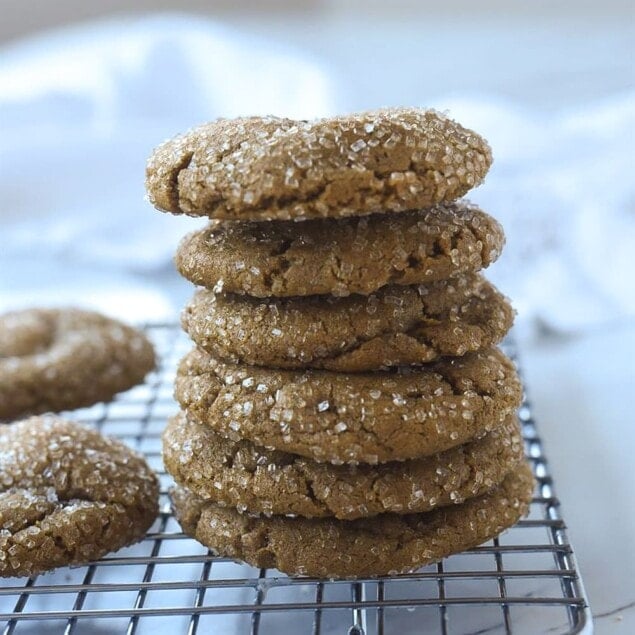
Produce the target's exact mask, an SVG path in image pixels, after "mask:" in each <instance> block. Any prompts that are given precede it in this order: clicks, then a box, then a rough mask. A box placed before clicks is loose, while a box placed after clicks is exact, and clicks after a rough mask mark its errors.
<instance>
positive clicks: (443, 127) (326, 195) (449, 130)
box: [146, 108, 492, 220]
mask: <svg viewBox="0 0 635 635" xmlns="http://www.w3.org/2000/svg"><path fill="white" fill-rule="evenodd" d="M491 162H492V154H491V150H490V148H489V146H488V145H487V142H486V141H485V140H484V139H482V138H481V137H480V136H478V135H477V134H476V133H475V132H472V131H471V130H468V129H467V128H464V127H462V126H461V125H459V124H458V123H456V122H455V121H453V120H452V119H449V118H448V117H446V116H444V115H442V114H440V113H438V112H436V111H434V110H423V109H418V108H389V109H384V110H376V111H372V112H365V113H359V114H352V115H347V116H341V117H332V118H327V119H318V120H315V121H294V120H292V119H283V118H278V117H243V118H239V119H218V120H216V121H213V122H211V123H207V124H204V125H201V126H198V127H196V128H193V129H191V130H190V131H189V132H186V133H185V134H183V135H179V136H177V137H175V138H174V139H171V140H169V141H166V142H165V143H163V144H162V145H160V146H159V147H158V148H156V150H155V151H154V152H153V154H152V156H151V157H150V159H149V161H148V164H147V168H146V189H147V191H148V195H149V197H150V202H151V203H152V204H153V205H154V206H155V207H156V208H157V209H160V210H162V211H166V212H172V213H175V214H178V213H184V214H190V215H192V216H208V217H209V218H224V219H230V220H280V219H291V218H318V217H342V216H358V215H365V214H372V213H374V212H382V213H386V212H400V211H405V210H411V209H419V208H422V207H430V206H432V205H434V204H436V203H439V202H441V201H452V200H454V199H457V198H459V197H460V196H462V195H463V194H465V193H466V192H467V191H468V190H469V189H471V188H472V187H475V186H476V185H479V184H480V183H481V181H482V180H483V178H484V177H485V174H486V173H487V170H488V169H489V166H490V164H491Z"/></svg>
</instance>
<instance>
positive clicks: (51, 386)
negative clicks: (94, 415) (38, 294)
mask: <svg viewBox="0 0 635 635" xmlns="http://www.w3.org/2000/svg"><path fill="white" fill-rule="evenodd" d="M154 366H155V356H154V349H153V348H152V344H150V342H149V341H148V339H147V338H146V337H145V335H143V333H141V332H139V331H137V330H136V329H134V328H132V327H130V326H127V325H125V324H122V323H121V322H118V321H117V320H113V319H111V318H107V317H105V316H103V315H100V314H98V313H94V312H92V311H83V310H80V309H27V310H23V311H13V312H11V313H6V314H4V315H1V316H0V421H1V420H3V419H5V420H9V419H15V418H17V417H21V416H24V415H27V414H38V413H42V412H47V411H54V412H59V411H61V410H71V409H74V408H80V407H83V406H90V405H92V404H94V403H97V402H99V401H108V400H110V399H112V397H113V396H114V395H115V394H116V393H118V392H121V391H123V390H128V389H129V388H132V387H133V386H135V385H136V384H138V383H140V382H141V381H142V380H143V378H144V377H145V376H146V374H147V373H148V372H150V371H151V370H152V369H153V368H154Z"/></svg>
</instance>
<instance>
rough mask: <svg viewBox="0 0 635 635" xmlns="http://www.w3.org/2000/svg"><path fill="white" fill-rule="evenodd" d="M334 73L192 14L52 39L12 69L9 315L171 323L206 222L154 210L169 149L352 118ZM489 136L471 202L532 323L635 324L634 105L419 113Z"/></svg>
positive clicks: (4, 90) (3, 89)
mask: <svg viewBox="0 0 635 635" xmlns="http://www.w3.org/2000/svg"><path fill="white" fill-rule="evenodd" d="M340 85H341V82H338V78H337V77H334V76H333V75H332V73H331V72H329V70H328V69H326V68H325V65H324V64H323V63H321V62H320V61H319V60H313V59H309V58H307V57H306V56H305V55H303V54H302V53H301V52H298V51H294V50H288V49H286V48H283V47H280V46H278V45H276V44H275V43H272V42H270V41H266V42H265V41H255V40H254V39H253V38H252V37H246V36H243V35H241V34H240V33H237V32H232V31H230V30H229V29H227V28H225V27H222V26H219V25H217V24H214V23H211V22H208V21H204V20H200V19H194V18H187V17H175V16H159V17H156V18H127V19H125V20H117V21H112V22H107V23H98V24H93V25H86V26H84V27H81V28H76V29H72V30H65V31H61V32H57V33H53V34H51V35H45V36H41V37H39V38H36V39H33V40H31V41H28V42H25V43H23V44H19V45H15V46H14V47H12V48H10V49H8V50H5V51H4V52H3V55H2V58H1V61H0V165H1V171H0V195H1V196H2V199H1V200H2V208H1V209H0V226H1V230H2V236H3V242H2V250H1V252H0V310H2V309H6V308H9V307H14V306H21V305H25V304H37V303H40V304H43V303H47V304H51V303H76V304H82V303H83V302H82V301H85V302H84V303H88V304H89V305H91V306H96V307H97V308H102V309H104V310H109V312H110V313H116V314H120V315H124V316H125V317H128V318H129V319H147V318H155V319H165V318H170V317H173V316H174V313H175V309H176V307H175V306H174V305H173V303H171V302H170V297H169V296H170V294H169V291H167V290H162V289H161V288H157V287H156V285H155V286H154V287H152V286H151V285H148V284H147V282H144V280H146V278H147V277H148V276H151V277H153V279H154V280H155V281H156V280H157V278H158V279H160V277H161V274H162V272H163V273H166V275H167V272H168V271H170V267H171V259H172V255H173V252H174V249H175V246H176V244H177V242H178V239H179V238H180V236H181V235H182V234H184V233H185V232H186V231H187V230H188V229H191V228H193V227H195V226H196V224H197V221H193V220H192V219H183V218H177V217H171V216H168V215H164V214H159V213H156V212H154V211H153V210H152V209H151V208H150V206H149V205H148V204H147V203H146V202H145V201H144V199H143V170H144V164H145V160H146V157H147V155H148V154H149V152H150V150H151V149H152V147H153V146H155V145H156V144H157V143H158V142H159V141H161V140H162V139H164V138H166V137H168V136H171V135H173V134H174V133H176V132H180V131H183V130H184V129H186V128H188V127H190V126H192V125H194V124H196V123H199V122H202V121H205V120H209V119H212V118H214V117H217V116H235V115H239V114H263V113H274V114H281V115H288V116H292V117H303V118H308V117H315V116H321V115H326V114H329V113H333V112H337V111H346V110H347V104H346V103H343V101H342V99H341V98H339V97H338V96H339V95H344V94H346V92H345V91H344V90H341V91H340V90H338V86H340ZM419 105H422V106H434V107H436V108H438V109H447V110H448V112H449V114H450V116H452V117H453V118H456V119H457V120H459V121H460V122H462V123H464V124H465V125H468V126H471V127H473V128H474V129H475V130H477V131H479V132H480V133H482V134H483V135H484V136H486V137H487V138H488V139H489V141H490V143H491V145H492V147H493V150H494V155H495V164H494V167H493V168H492V170H491V172H490V175H489V176H488V178H487V180H486V183H485V184H484V185H483V186H482V187H481V188H479V189H478V190H476V191H474V192H473V193H471V194H470V198H472V200H474V201H475V202H478V203H480V204H482V206H483V207H484V208H485V209H486V210H487V211H489V212H490V213H492V214H493V215H494V216H496V217H497V218H499V219H500V220H501V221H502V223H503V225H504V226H505V229H506V232H507V235H508V246H507V249H506V251H505V253H504V255H503V257H502V258H501V261H500V262H499V263H497V264H496V265H495V266H494V267H493V268H492V270H491V275H492V277H493V278H494V280H496V281H497V282H498V283H499V284H500V285H501V287H502V289H503V290H504V291H505V292H506V293H508V294H509V295H510V296H512V297H513V298H514V301H515V303H516V305H517V307H518V309H519V310H520V313H521V316H522V319H521V320H520V323H521V325H523V324H524V325H526V326H529V327H533V326H534V325H535V324H536V323H538V322H539V323H541V324H543V325H546V326H547V327H550V328H552V329H554V330H557V331H566V332H572V331H578V330H580V329H582V328H586V327H588V326H591V325H597V324H603V323H606V322H609V321H613V320H618V319H622V318H624V317H627V316H632V315H635V293H634V291H635V284H634V283H633V277H632V275H631V272H632V271H633V270H635V190H634V187H635V186H634V182H633V179H632V171H633V162H632V158H633V150H632V148H633V143H634V141H635V135H634V134H633V133H634V130H635V93H625V94H620V95H615V96H613V97H611V98H607V99H606V100H605V101H604V102H603V103H595V104H589V105H588V106H586V107H584V108H576V109H575V110H573V109H571V110H568V111H565V112H560V113H557V114H555V115H553V114H551V115H537V114H536V113H535V112H526V111H523V110H522V109H521V108H520V107H518V106H516V105H514V104H510V103H503V102H501V101H500V100H497V99H494V98H491V97H487V96H485V97H483V96H479V97H474V96H469V95H467V96H464V97H462V98H456V97H455V98H452V99H448V100H443V99H442V100H440V102H437V103H434V104H430V103H424V102H423V101H422V103H420V104H419Z"/></svg>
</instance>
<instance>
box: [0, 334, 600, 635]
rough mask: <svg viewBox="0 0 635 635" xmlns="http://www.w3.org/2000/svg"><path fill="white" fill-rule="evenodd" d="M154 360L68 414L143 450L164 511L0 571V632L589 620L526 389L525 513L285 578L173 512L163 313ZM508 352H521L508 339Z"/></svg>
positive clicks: (535, 628) (480, 625)
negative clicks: (144, 530)
mask: <svg viewBox="0 0 635 635" xmlns="http://www.w3.org/2000/svg"><path fill="white" fill-rule="evenodd" d="M145 330H146V332H147V333H148V335H149V336H150V337H151V339H152V340H153V342H154V343H155V346H156V348H157V352H158V354H159V357H160V364H159V368H158V370H157V371H156V372H154V373H153V374H152V375H151V376H149V377H148V379H147V381H146V383H145V384H143V385H140V386H137V387H136V388H133V389H132V390H130V391H128V392H127V393H124V394H121V395H119V396H118V397H117V398H116V399H115V400H114V401H113V402H111V403H109V404H98V405H97V406H94V407H92V408H88V409H82V410H78V411H75V412H73V413H66V414H67V416H69V417H72V418H74V419H77V420H80V421H82V422H84V423H88V424H93V425H94V426H95V427H96V428H97V429H98V430H100V431H101V432H103V433H104V434H108V435H112V436H116V437H118V438H120V439H122V440H123V441H125V442H126V443H128V444H129V445H131V446H132V447H134V448H136V449H137V450H139V451H141V452H143V453H144V454H145V456H146V457H147V459H148V462H149V463H150V465H151V467H152V468H154V469H155V470H156V471H157V473H158V474H159V475H160V480H161V513H160V515H159V517H158V518H157V520H156V522H155V523H154V525H153V526H152V527H151V529H150V531H149V532H148V534H147V535H146V537H145V539H144V540H143V541H142V542H140V543H138V544H137V545H133V546H131V547H128V548H126V549H123V550H121V551H119V552H117V553H116V554H111V555H109V556H107V557H105V558H103V559H102V560H100V561H97V562H92V563H90V564H88V565H87V566H83V567H77V568H66V569H59V570H57V571H54V572H52V573H49V574H46V575H40V576H36V577H32V578H26V579H19V580H16V579H8V580H1V581H0V628H2V629H3V630H2V632H3V634H4V635H14V634H21V633H31V634H37V635H46V634H52V633H64V634H65V635H71V634H73V635H79V634H81V633H84V634H86V633H90V634H93V635H100V634H103V635H106V634H112V633H126V634H127V635H141V634H144V633H152V634H153V635H158V634H160V633H166V634H167V633H169V634H174V635H177V634H179V633H187V634H188V635H195V634H196V633H199V634H200V633H219V634H222V635H225V634H227V635H230V634H232V633H236V634H237V635H238V634H240V635H242V634H243V633H245V634H247V633H248V634H250V635H266V634H273V633H275V634H277V633H283V632H288V633H293V634H294V635H296V634H297V635H300V634H304V633H306V634H310V635H327V634H328V635H330V634H333V635H335V634H348V635H373V634H376V635H392V634H396V633H399V634H400V635H401V634H403V633H426V634H433V633H440V634H441V635H450V634H452V635H454V634H464V633H465V634H467V633H474V634H476V633H478V634H482V633H505V634H511V633H513V634H515V635H519V634H522V633H527V634H531V635H534V634H536V633H543V632H545V633H546V632H549V633H581V632H583V631H584V632H590V629H591V618H590V612H589V609H588V603H587V601H586V597H585V594H584V588H583V585H582V581H581V579H580V575H579V572H578V569H577V564H576V559H575V555H574V552H573V549H572V547H571V544H570V543H569V540H568V538H567V533H566V527H565V523H564V520H563V518H562V516H561V513H560V504H559V501H558V499H557V498H556V496H555V494H554V489H553V483H552V478H551V476H550V474H549V469H548V464H547V461H546V459H545V455H544V452H543V446H542V442H541V440H540V437H539V436H538V433H537V430H536V426H535V423H534V420H533V417H532V414H531V408H530V405H529V402H528V401H527V400H526V399H525V401H524V403H523V405H522V407H521V409H520V411H519V418H520V421H521V423H522V426H523V436H524V439H525V447H526V453H527V456H528V458H529V460H530V461H531V463H532V465H533V469H534V474H535V475H536V480H537V489H536V492H535V497H534V499H533V502H532V505H531V510H530V513H529V515H528V517H527V518H526V519H524V520H521V521H520V522H519V523H518V524H517V525H516V526H515V527H513V528H512V529H509V530H507V531H506V532H504V533H503V534H502V535H501V536H499V537H498V538H495V539H494V540H492V541H489V542H488V543H485V544H484V545H481V546H479V547H477V548H475V549H470V550H469V551H466V552H464V553H460V554H456V555H453V556H450V557H448V558H445V559H444V560H443V561H441V562H439V563H437V564H436V565H430V566H427V567H424V568H422V569H420V570H419V571H417V572H415V573H411V574H404V575H397V576H393V577H390V578H378V579H368V580H357V581H332V580H318V579H310V578H290V577H287V576H285V575H284V574H281V573H280V572H278V571H275V570H265V569H255V568H253V567H250V566H248V565H245V564H239V563H235V562H232V561H230V560H228V559H226V558H219V557H215V556H213V555H212V554H211V553H209V551H208V550H207V549H206V548H204V547H203V546H202V545H200V544H199V543H197V542H196V541H194V540H192V539H190V538H188V537H186V536H184V535H183V534H182V533H181V531H180V528H179V525H178V523H177V522H176V521H175V519H174V517H173V516H172V514H171V512H170V505H169V501H168V498H167V490H168V488H169V486H170V485H171V484H172V481H171V479H170V477H169V475H167V474H166V473H165V470H164V468H163V464H162V461H161V452H160V444H161V432H162V429H163V427H164V425H165V422H166V419H167V417H168V416H170V415H171V414H173V413H174V412H175V411H176V409H177V406H176V404H175V402H174V401H173V398H172V385H173V381H174V372H175V369H176V365H177V362H178V359H179V358H180V357H181V356H182V355H183V354H184V353H185V352H186V350H187V349H188V348H189V346H191V344H190V343H189V342H188V340H187V339H186V338H185V336H184V335H183V334H182V333H181V331H180V329H179V328H178V327H177V326H176V325H173V324H151V325H147V326H146V327H145ZM503 348H504V349H505V351H506V352H507V354H508V355H510V357H512V359H514V360H515V361H516V363H517V355H516V350H515V346H514V344H513V342H511V341H507V342H505V344H504V347H503Z"/></svg>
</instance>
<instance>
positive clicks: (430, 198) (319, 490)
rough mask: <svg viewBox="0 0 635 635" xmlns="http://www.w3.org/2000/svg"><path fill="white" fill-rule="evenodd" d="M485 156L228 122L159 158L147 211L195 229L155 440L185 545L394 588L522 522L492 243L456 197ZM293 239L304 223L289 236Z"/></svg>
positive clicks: (483, 223) (378, 118)
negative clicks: (183, 350)
mask: <svg viewBox="0 0 635 635" xmlns="http://www.w3.org/2000/svg"><path fill="white" fill-rule="evenodd" d="M490 163H491V153H490V150H489V147H488V145H487V143H486V142H485V141H484V140H483V139H482V138H480V137H479V136H478V135H476V134H475V133H473V132H471V131H469V130H467V129H465V128H463V127H461V126H460V125H459V124H457V123H455V122H454V121H452V120H450V119H448V118H447V117H445V116H442V115H440V114H438V113H436V112H434V111H426V110H418V109H388V110H380V111H375V112H369V113H363V114H359V115H352V116H348V117H338V118H332V119H323V120H319V121H315V122H306V121H292V120H289V119H278V118H274V117H269V118H260V117H253V118H244V119H237V120H219V121H217V122H214V123H210V124H206V125H204V126H200V127H199V128H194V129H193V130H191V131H190V132H188V133H186V134H185V135H182V136H179V137H176V138H175V139H173V140H170V141H167V142H166V143H164V144H163V145H161V146H159V148H157V150H156V151H155V152H154V154H153V155H152V157H151V158H150V160H149V162H148V168H147V182H146V185H147V188H148V193H149V196H150V200H151V201H152V202H153V203H154V204H155V206H157V207H158V208H159V209H161V210H164V211H169V212H173V213H186V214H190V215H196V216H207V217H209V218H210V219H212V221H211V223H210V225H209V226H208V227H207V228H206V229H204V230H201V231H198V232H195V233H193V234H191V235H189V236H187V237H186V238H185V239H184V240H183V241H182V243H181V245H180V247H179V250H178V253H177V257H176V263H177V267H178V269H179V271H180V272H181V273H182V274H183V275H184V276H185V277H186V278H188V279H189V280H191V281H192V282H194V283H195V284H197V285H200V286H202V287H204V288H203V289H201V290H199V291H197V293H196V294H195V296H194V298H193V299H192V301H191V302H190V303H189V304H188V306H187V307H186V309H185V311H184V313H183V318H182V323H183V327H184V329H185V331H186V332H187V333H188V334H189V336H190V337H191V338H192V340H193V341H194V342H195V348H194V349H193V350H192V351H191V352H190V353H188V355H186V357H185V358H184V359H183V360H182V362H181V364H180V367H179V369H178V373H177V380H176V386H175V394H176V398H177V400H178V402H179V403H180V405H181V407H182V412H181V413H179V414H178V415H177V416H176V417H174V418H173V419H172V420H171V421H170V422H169V423H168V426H167V428H166V430H165V433H164V435H163V452H164V461H165V464H166V467H167V469H168V471H169V472H170V473H171V474H172V475H173V476H174V478H175V480H176V482H177V484H178V486H177V488H176V489H175V490H174V492H173V497H172V500H173V505H174V509H175V513H176V515H177V517H178V518H179V520H180V522H181V525H182V526H183V529H184V531H185V532H186V533H188V534H190V535H192V536H194V537H195V538H196V539H198V540H199V541H201V542H202V543H203V544H205V545H207V546H208V547H210V548H211V549H213V550H214V551H216V552H218V553H219V554H221V555H224V556H228V557H231V558H236V559H241V560H245V561H246V562H248V563H250V564H253V565H255V566H258V567H275V568H278V569H280V570H281V571H284V572H286V573H289V574H296V575H305V574H306V575H311V576H318V577H360V576H376V575H385V574H392V573H397V572H404V571H411V570H415V569H417V568H419V567H420V566H422V565H425V564H427V563H429V562H432V561H435V560H438V559H440V558H442V557H444V556H446V555H449V554H451V553H454V552H456V551H461V550H463V549H466V548H469V547H473V546H476V545H478V544H480V543H482V542H484V541H485V540H487V539H489V538H492V537H493V536H495V535H497V534H498V533H500V532H501V531H502V530H504V529H505V528H507V527H509V526H511V525H513V524H514V523H515V522H516V521H517V520H518V519H519V518H520V517H521V516H522V515H523V514H524V513H526V511H527V509H528V505H529V501H530V500H531V495H532V492H533V477H532V474H531V470H530V469H529V467H528V465H527V463H526V461H525V459H524V454H523V444H522V438H521V436H520V429H519V425H518V421H517V419H516V416H515V411H516V409H517V408H518V406H519V404H520V400H521V392H522V391H521V386H520V382H519V380H518V377H517V375H516V372H515V369H514V366H513V364H512V363H511V362H510V361H509V360H508V359H507V358H506V357H505V356H504V355H503V353H502V352H501V351H499V350H498V349H497V348H496V345H497V344H498V343H499V342H500V341H501V340H502V338H503V337H504V336H505V334H506V333H507V331H508V330H509V328H510V327H511V324H512V320H513V311H512V309H511V307H510V305H509V303H508V301H507V299H506V298H504V297H503V296H502V295H501V294H500V293H499V292H498V291H497V290H496V288H495V287H494V286H493V285H492V284H491V283H489V282H488V281H487V280H486V279H485V278H484V277H483V276H482V275H481V274H480V273H479V272H480V271H481V270H482V269H484V268H485V267H487V266H488V265H489V264H490V263H491V262H493V261H494V260H496V258H497V257H498V256H499V254H500V252H501V249H502V246H503V243H504V235H503V232H502V228H501V227H500V225H499V224H498V223H497V222H496V221H495V220H494V219H493V218H491V217H490V216H488V215H487V214H486V213H485V212H483V211H481V210H480V209H478V208H476V207H475V206H472V205H470V204H468V203H466V202H465V201H457V200H456V199H457V198H458V197H460V196H462V195H463V194H465V193H466V192H467V191H468V190H469V189H470V188H471V187H473V186H475V185H478V184H479V183H480V182H481V181H482V179H483V178H484V176H485V174H486V172H487V170H488V168H489V165H490ZM298 221H302V222H298Z"/></svg>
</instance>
